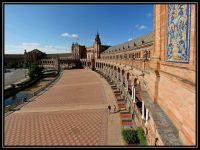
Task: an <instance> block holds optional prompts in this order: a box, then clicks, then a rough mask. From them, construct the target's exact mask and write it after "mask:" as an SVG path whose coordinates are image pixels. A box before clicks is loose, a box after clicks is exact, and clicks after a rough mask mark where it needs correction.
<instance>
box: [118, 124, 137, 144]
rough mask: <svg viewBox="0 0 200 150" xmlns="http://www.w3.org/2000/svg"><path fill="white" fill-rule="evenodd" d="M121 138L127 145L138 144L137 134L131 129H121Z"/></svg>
mask: <svg viewBox="0 0 200 150" xmlns="http://www.w3.org/2000/svg"><path fill="white" fill-rule="evenodd" d="M122 136H123V138H124V140H125V141H126V143H127V144H135V143H137V142H138V138H137V132H136V131H135V130H133V129H131V128H130V129H123V131H122Z"/></svg>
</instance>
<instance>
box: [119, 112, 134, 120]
mask: <svg viewBox="0 0 200 150" xmlns="http://www.w3.org/2000/svg"><path fill="white" fill-rule="evenodd" d="M120 117H121V118H122V119H132V114H130V113H120Z"/></svg>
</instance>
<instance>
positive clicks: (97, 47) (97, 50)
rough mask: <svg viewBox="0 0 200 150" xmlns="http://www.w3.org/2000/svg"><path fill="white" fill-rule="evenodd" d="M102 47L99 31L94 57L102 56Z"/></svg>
mask: <svg viewBox="0 0 200 150" xmlns="http://www.w3.org/2000/svg"><path fill="white" fill-rule="evenodd" d="M100 47H101V39H100V37H99V33H98V32H97V34H96V37H95V43H94V57H95V58H100Z"/></svg>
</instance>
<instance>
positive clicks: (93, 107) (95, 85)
mask: <svg viewBox="0 0 200 150" xmlns="http://www.w3.org/2000/svg"><path fill="white" fill-rule="evenodd" d="M108 104H111V105H113V104H115V100H114V95H113V93H112V90H111V88H110V87H109V85H108V83H107V82H106V81H105V80H104V79H103V78H100V76H99V75H98V74H97V73H95V72H93V71H91V70H84V69H80V70H66V71H64V73H63V75H62V77H61V79H60V80H59V81H58V82H57V83H56V84H55V85H54V86H53V87H52V88H50V89H49V91H47V92H46V93H44V94H42V95H41V96H39V97H37V98H36V100H34V101H32V102H30V103H29V104H27V105H25V106H24V107H22V108H21V110H19V111H16V112H14V113H13V114H10V115H9V116H7V117H5V119H4V144H5V146H84V145H102V146H106V145H123V144H124V143H123V140H122V138H121V124H120V117H119V114H117V113H116V114H110V115H109V114H108V112H107V106H108Z"/></svg>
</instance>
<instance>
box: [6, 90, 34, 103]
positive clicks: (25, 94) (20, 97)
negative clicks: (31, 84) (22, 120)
mask: <svg viewBox="0 0 200 150" xmlns="http://www.w3.org/2000/svg"><path fill="white" fill-rule="evenodd" d="M31 97H32V94H30V93H28V92H25V91H21V92H18V93H17V94H16V95H14V96H11V97H9V98H6V99H5V100H4V106H9V105H14V104H16V103H18V104H21V103H23V99H24V98H26V99H29V98H31Z"/></svg>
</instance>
